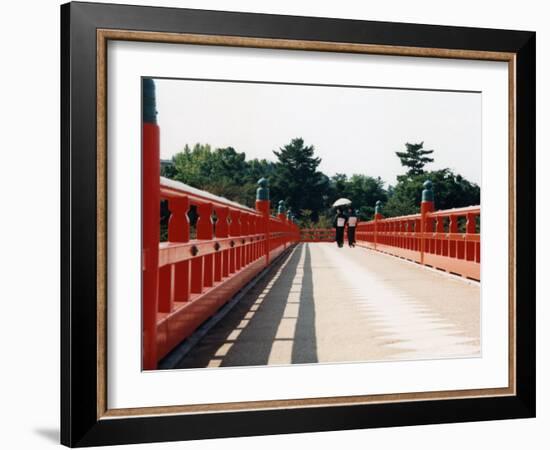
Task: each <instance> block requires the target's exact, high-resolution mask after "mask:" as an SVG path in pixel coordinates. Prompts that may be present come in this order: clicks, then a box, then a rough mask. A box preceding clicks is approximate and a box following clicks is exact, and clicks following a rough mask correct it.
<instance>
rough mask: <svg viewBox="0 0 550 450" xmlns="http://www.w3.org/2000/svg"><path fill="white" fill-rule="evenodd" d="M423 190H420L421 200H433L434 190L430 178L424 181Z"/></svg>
mask: <svg viewBox="0 0 550 450" xmlns="http://www.w3.org/2000/svg"><path fill="white" fill-rule="evenodd" d="M423 186H424V190H423V191H422V201H423V202H433V201H434V191H432V182H431V181H430V180H426V181H424V184H423Z"/></svg>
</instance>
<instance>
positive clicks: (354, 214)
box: [348, 208, 359, 247]
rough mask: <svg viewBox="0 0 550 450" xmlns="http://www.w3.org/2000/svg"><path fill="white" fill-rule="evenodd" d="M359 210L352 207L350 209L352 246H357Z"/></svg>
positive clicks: (349, 235) (349, 236) (349, 226)
mask: <svg viewBox="0 0 550 450" xmlns="http://www.w3.org/2000/svg"><path fill="white" fill-rule="evenodd" d="M357 213H358V211H357V210H355V211H354V210H353V209H352V208H350V209H349V210H348V244H349V246H350V247H355V230H356V229H357V228H356V227H357V224H358V223H359V217H357V215H358V214H357Z"/></svg>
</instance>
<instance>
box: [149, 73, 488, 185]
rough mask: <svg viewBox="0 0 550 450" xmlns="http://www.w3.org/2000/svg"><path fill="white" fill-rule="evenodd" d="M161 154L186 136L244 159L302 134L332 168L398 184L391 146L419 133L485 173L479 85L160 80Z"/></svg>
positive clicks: (466, 172)
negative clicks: (443, 88)
mask: <svg viewBox="0 0 550 450" xmlns="http://www.w3.org/2000/svg"><path fill="white" fill-rule="evenodd" d="M156 88H157V110H158V123H159V126H160V134H161V158H163V159H169V158H171V157H172V155H174V154H175V153H177V152H179V151H181V150H182V149H183V147H184V145H185V144H189V145H190V146H193V145H194V144H195V143H197V142H200V143H202V144H206V143H208V144H210V145H211V146H212V147H213V148H218V147H228V146H231V147H234V148H235V150H237V151H238V152H245V153H246V158H247V159H253V158H260V159H261V158H265V159H268V160H271V161H275V159H276V157H275V155H274V154H273V150H278V149H279V148H280V147H282V146H284V145H286V144H288V143H289V142H290V140H291V139H293V138H295V137H302V138H303V139H304V141H305V144H306V145H313V146H314V147H315V154H316V156H319V157H321V158H322V162H321V164H320V166H319V169H320V170H321V171H323V172H324V173H326V174H327V175H329V176H332V175H334V174H335V173H345V174H347V175H348V176H350V175H352V174H355V173H358V174H364V175H370V176H374V177H376V176H380V177H381V178H382V179H383V180H384V181H385V182H386V183H389V184H395V182H396V176H397V175H399V174H402V173H404V172H405V168H404V167H402V166H401V164H400V162H399V159H398V158H397V156H396V155H395V152H396V151H404V150H405V143H406V142H410V143H418V142H421V141H424V148H426V149H433V150H435V152H434V153H433V154H432V155H431V156H432V157H433V158H434V159H435V162H434V163H431V164H428V165H426V167H425V168H426V170H436V169H441V168H444V167H449V168H450V169H452V170H453V171H455V172H457V173H460V174H461V175H463V176H464V177H466V178H467V179H468V180H470V181H473V182H475V183H478V184H480V182H481V94H480V93H464V92H434V91H412V90H399V89H374V88H361V87H359V88H357V87H353V88H352V87H332V86H303V85H301V86H300V85H278V84H257V83H236V82H225V81H224V82H213V81H191V80H156Z"/></svg>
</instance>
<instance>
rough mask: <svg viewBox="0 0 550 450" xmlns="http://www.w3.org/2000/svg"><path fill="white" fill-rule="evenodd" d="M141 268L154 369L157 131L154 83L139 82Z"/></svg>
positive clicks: (147, 360) (146, 348)
mask: <svg viewBox="0 0 550 450" xmlns="http://www.w3.org/2000/svg"><path fill="white" fill-rule="evenodd" d="M142 96H143V130H142V133H143V135H142V139H143V148H142V162H143V168H142V179H143V184H142V186H143V187H142V189H143V191H142V197H143V210H142V223H143V236H142V268H143V294H142V305H143V369H144V370H151V369H156V368H157V310H158V262H159V242H160V137H159V136H160V131H159V127H158V125H157V111H156V98H155V83H154V81H153V80H152V79H150V78H144V79H143V82H142Z"/></svg>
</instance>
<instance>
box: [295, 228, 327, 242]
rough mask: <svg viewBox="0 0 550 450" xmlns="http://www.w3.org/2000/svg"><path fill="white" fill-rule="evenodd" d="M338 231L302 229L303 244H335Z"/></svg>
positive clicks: (301, 238)
mask: <svg viewBox="0 0 550 450" xmlns="http://www.w3.org/2000/svg"><path fill="white" fill-rule="evenodd" d="M335 239H336V231H335V230H334V228H302V229H300V241H301V242H334V240H335Z"/></svg>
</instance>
